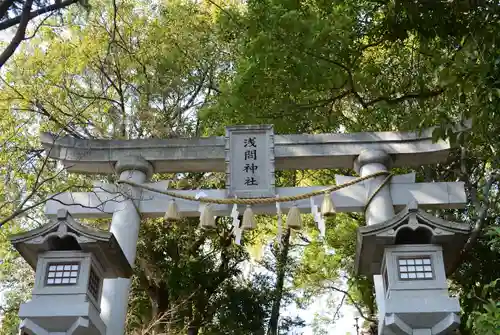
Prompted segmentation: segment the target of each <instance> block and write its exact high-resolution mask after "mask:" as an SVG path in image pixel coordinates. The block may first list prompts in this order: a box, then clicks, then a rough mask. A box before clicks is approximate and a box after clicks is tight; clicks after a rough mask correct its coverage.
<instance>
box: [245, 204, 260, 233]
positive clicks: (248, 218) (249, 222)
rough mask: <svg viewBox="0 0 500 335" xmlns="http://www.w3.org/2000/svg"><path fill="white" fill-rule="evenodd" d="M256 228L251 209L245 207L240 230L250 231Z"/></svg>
mask: <svg viewBox="0 0 500 335" xmlns="http://www.w3.org/2000/svg"><path fill="white" fill-rule="evenodd" d="M256 227H257V222H256V221H255V216H254V215H253V211H252V207H251V206H250V205H248V206H247V208H246V209H245V211H244V212H243V223H242V224H241V229H243V230H251V229H255V228H256Z"/></svg>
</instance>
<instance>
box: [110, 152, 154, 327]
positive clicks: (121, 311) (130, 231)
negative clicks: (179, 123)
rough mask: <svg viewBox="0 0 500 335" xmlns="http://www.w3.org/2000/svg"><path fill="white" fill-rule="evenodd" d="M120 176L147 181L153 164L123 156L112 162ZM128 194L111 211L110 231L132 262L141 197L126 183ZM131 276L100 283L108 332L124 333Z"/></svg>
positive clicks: (124, 178) (139, 191) (133, 157)
mask: <svg viewBox="0 0 500 335" xmlns="http://www.w3.org/2000/svg"><path fill="white" fill-rule="evenodd" d="M115 170H116V173H117V174H118V175H119V176H120V180H128V181H132V182H135V183H144V182H146V181H147V180H148V179H149V178H150V177H151V176H152V174H153V166H152V165H151V164H150V163H149V162H148V161H146V160H145V159H144V158H142V157H140V156H125V157H122V158H121V159H120V160H118V161H117V162H116V164H115ZM124 190H126V193H127V195H128V199H125V200H124V201H123V203H122V208H121V209H120V210H117V211H115V212H114V213H113V217H112V219H111V226H110V232H111V233H113V234H114V235H115V237H116V240H117V241H118V243H119V244H120V246H121V248H122V250H123V253H124V254H125V257H127V260H128V261H129V263H130V264H134V262H135V256H136V251H137V239H138V238H139V227H140V223H141V217H140V213H139V212H138V210H137V208H138V206H139V199H140V198H141V193H142V190H141V189H137V188H135V187H131V186H126V187H125V188H124ZM131 280H132V279H129V278H117V279H105V280H104V281H103V286H102V298H101V311H102V312H101V318H102V319H103V321H104V323H105V324H106V326H107V331H106V333H107V334H110V335H111V334H124V333H125V321H126V317H127V306H128V296H129V291H130V283H131Z"/></svg>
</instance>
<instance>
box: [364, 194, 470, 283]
mask: <svg viewBox="0 0 500 335" xmlns="http://www.w3.org/2000/svg"><path fill="white" fill-rule="evenodd" d="M403 229H409V230H411V231H413V236H415V237H416V236H417V235H415V234H416V232H417V230H419V229H423V230H424V231H426V232H427V233H428V234H429V240H428V241H426V242H425V243H429V244H434V245H441V246H442V247H443V253H444V259H445V265H446V266H449V265H450V264H451V263H453V261H454V259H455V257H457V256H458V255H459V253H460V250H461V249H462V247H463V246H464V244H465V242H466V241H467V239H468V237H469V233H470V230H471V227H470V226H469V225H468V224H464V223H457V222H451V221H446V220H443V219H440V218H437V217H434V216H432V215H430V214H428V213H426V212H425V211H423V210H422V209H419V208H418V205H417V202H416V201H415V200H413V201H412V202H411V203H410V204H409V205H408V206H407V207H406V208H405V209H404V210H402V211H401V212H399V213H398V214H397V215H396V216H394V217H393V218H392V219H390V220H388V221H385V222H381V223H378V224H375V225H371V226H365V227H360V228H358V241H357V251H356V263H355V270H356V271H357V272H358V273H359V274H363V275H373V274H379V273H380V262H381V260H382V257H383V253H384V250H385V249H386V248H387V246H391V245H394V244H396V242H397V237H398V233H399V232H400V231H402V230H403ZM415 242H416V241H413V242H412V243H415Z"/></svg>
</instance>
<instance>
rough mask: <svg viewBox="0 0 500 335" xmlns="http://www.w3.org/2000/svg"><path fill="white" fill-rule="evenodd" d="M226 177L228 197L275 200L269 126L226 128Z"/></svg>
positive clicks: (271, 139)
mask: <svg viewBox="0 0 500 335" xmlns="http://www.w3.org/2000/svg"><path fill="white" fill-rule="evenodd" d="M226 174H227V179H226V184H227V185H226V186H227V189H228V193H229V194H228V195H229V196H230V197H234V196H237V197H238V198H259V197H274V195H275V190H274V131H273V126H272V125H258V126H257V125H255V126H254V125H249V126H232V127H227V128H226Z"/></svg>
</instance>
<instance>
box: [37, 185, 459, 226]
mask: <svg viewBox="0 0 500 335" xmlns="http://www.w3.org/2000/svg"><path fill="white" fill-rule="evenodd" d="M395 180H396V181H397V183H391V185H390V188H391V193H392V194H396V195H397V196H395V197H394V198H393V205H394V207H395V209H396V210H402V209H403V208H404V207H405V206H406V205H407V204H408V202H410V201H412V200H414V199H416V200H417V201H418V202H419V204H420V206H421V207H422V208H443V209H446V208H461V207H463V206H464V204H465V203H466V197H465V191H464V184H463V183H462V182H452V183H413V182H410V183H404V182H402V181H401V180H400V181H398V178H395ZM145 185H148V186H151V187H154V188H156V189H159V190H166V186H167V183H166V182H157V183H146V184H145ZM325 188H326V186H314V187H295V188H294V187H277V188H276V192H277V194H278V195H279V196H280V197H283V196H290V195H298V194H303V193H306V192H309V191H313V190H323V189H325ZM116 191H117V190H116V188H115V186H114V185H110V184H100V185H98V186H97V187H96V189H95V191H94V192H74V193H62V194H60V195H58V196H57V197H56V199H57V200H50V201H48V202H47V203H46V207H45V214H46V215H47V216H49V217H54V216H55V215H56V214H57V211H58V209H60V208H66V209H68V210H69V211H71V213H72V215H73V216H74V217H81V218H106V217H110V216H111V215H112V214H113V213H114V212H118V211H123V210H124V208H125V206H126V204H125V203H124V197H123V196H122V195H121V194H120V193H115V192H116ZM176 192H177V193H180V194H189V195H192V196H195V195H196V194H197V193H198V192H203V193H205V194H206V195H207V196H208V197H213V198H225V197H226V195H227V194H226V191H225V190H213V189H211V190H205V189H202V190H192V191H176ZM138 199H140V200H141V201H140V202H139V204H138V206H139V209H140V211H141V213H142V215H143V216H144V217H163V216H164V215H165V212H166V211H167V207H168V203H169V200H171V199H172V198H171V197H169V196H167V195H163V194H159V193H155V192H152V191H147V190H144V191H143V192H142V194H141V196H140V198H138ZM367 199H368V193H367V189H366V188H365V185H364V183H359V184H356V185H352V186H349V187H346V188H343V189H341V190H339V191H335V192H333V193H332V200H333V203H334V204H335V206H336V210H337V211H338V212H362V211H363V210H364V206H365V204H366V201H367ZM322 200H323V195H318V196H316V197H314V202H315V204H316V205H318V206H320V205H321V202H322ZM176 203H177V205H178V207H179V211H180V212H182V215H184V216H199V215H200V212H199V203H198V202H195V201H187V200H181V199H176ZM63 204H64V205H63ZM296 204H297V207H299V209H300V210H301V212H303V213H310V211H311V207H310V206H311V204H310V201H309V199H305V200H299V201H297V202H296ZM292 205H293V204H292V203H291V202H288V203H282V204H281V207H282V209H283V212H286V211H287V210H288V209H290V207H291V206H292ZM241 208H244V207H243V205H242V207H241ZM231 209H232V205H214V206H213V210H214V213H215V215H218V216H229V215H230V213H231ZM252 209H253V211H254V212H255V213H257V214H262V213H268V214H274V213H276V205H275V204H274V203H272V204H269V205H259V206H254V207H253V208H252Z"/></svg>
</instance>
